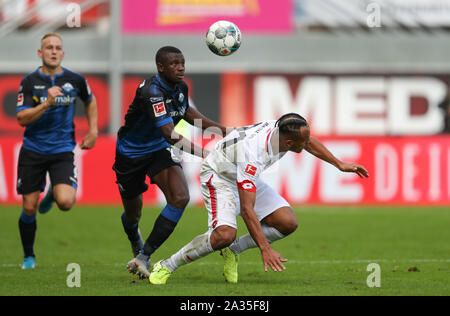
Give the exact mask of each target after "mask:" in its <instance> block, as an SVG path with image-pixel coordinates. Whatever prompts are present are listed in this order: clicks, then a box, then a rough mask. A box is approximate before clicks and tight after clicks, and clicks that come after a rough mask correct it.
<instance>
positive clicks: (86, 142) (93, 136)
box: [80, 132, 97, 149]
mask: <svg viewBox="0 0 450 316" xmlns="http://www.w3.org/2000/svg"><path fill="white" fill-rule="evenodd" d="M96 140H97V133H93V132H89V133H88V134H87V135H86V136H84V138H83V141H82V142H81V144H80V148H81V149H91V148H92V147H94V145H95V142H96Z"/></svg>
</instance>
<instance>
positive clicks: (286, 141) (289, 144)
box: [285, 138, 294, 150]
mask: <svg viewBox="0 0 450 316" xmlns="http://www.w3.org/2000/svg"><path fill="white" fill-rule="evenodd" d="M285 144H286V148H287V149H288V150H291V148H292V146H294V140H292V139H289V138H286V140H285Z"/></svg>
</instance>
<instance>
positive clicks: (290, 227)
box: [284, 219, 298, 235]
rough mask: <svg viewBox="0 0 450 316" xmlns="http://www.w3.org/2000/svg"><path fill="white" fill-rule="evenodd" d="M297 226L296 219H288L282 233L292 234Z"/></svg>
mask: <svg viewBox="0 0 450 316" xmlns="http://www.w3.org/2000/svg"><path fill="white" fill-rule="evenodd" d="M297 228H298V221H297V219H295V220H291V221H289V222H288V223H287V224H286V226H285V230H286V231H285V233H284V235H289V234H292V233H293V232H295V231H296V230H297Z"/></svg>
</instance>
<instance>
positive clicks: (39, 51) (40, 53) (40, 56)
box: [37, 48, 42, 59]
mask: <svg viewBox="0 0 450 316" xmlns="http://www.w3.org/2000/svg"><path fill="white" fill-rule="evenodd" d="M37 54H38V56H39V58H40V59H42V50H41V49H40V48H39V49H38V51H37Z"/></svg>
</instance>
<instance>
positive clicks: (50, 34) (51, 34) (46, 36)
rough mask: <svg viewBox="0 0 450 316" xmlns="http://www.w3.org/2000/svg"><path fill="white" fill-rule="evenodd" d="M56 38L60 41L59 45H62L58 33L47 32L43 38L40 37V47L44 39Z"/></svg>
mask: <svg viewBox="0 0 450 316" xmlns="http://www.w3.org/2000/svg"><path fill="white" fill-rule="evenodd" d="M52 36H53V37H57V38H59V39H60V41H61V43H62V41H63V40H62V37H61V35H59V34H58V33H56V32H49V33H47V34H45V35H44V36H42V38H41V46H42V43H43V42H44V40H45V39H46V38H48V37H52Z"/></svg>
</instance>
